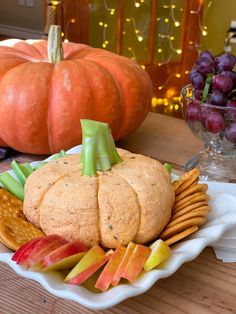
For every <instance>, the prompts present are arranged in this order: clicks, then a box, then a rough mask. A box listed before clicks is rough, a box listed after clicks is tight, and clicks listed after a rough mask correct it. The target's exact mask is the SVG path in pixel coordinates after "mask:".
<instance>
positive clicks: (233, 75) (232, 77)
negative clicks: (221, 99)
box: [220, 71, 236, 86]
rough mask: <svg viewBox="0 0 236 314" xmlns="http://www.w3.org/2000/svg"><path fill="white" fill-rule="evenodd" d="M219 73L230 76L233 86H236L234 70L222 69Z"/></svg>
mask: <svg viewBox="0 0 236 314" xmlns="http://www.w3.org/2000/svg"><path fill="white" fill-rule="evenodd" d="M220 74H221V75H223V76H227V77H230V78H231V80H232V81H233V84H234V86H236V72H234V71H222V72H220Z"/></svg>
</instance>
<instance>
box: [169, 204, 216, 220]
mask: <svg viewBox="0 0 236 314" xmlns="http://www.w3.org/2000/svg"><path fill="white" fill-rule="evenodd" d="M200 209H201V210H207V211H210V210H211V206H209V205H208V204H207V203H206V202H204V201H203V202H197V203H194V204H191V205H189V206H186V207H184V208H183V209H181V210H178V211H176V212H173V214H172V216H171V220H174V219H176V218H178V217H180V216H182V215H184V214H186V213H188V212H191V211H194V210H200Z"/></svg>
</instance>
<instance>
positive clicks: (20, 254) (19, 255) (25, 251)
mask: <svg viewBox="0 0 236 314" xmlns="http://www.w3.org/2000/svg"><path fill="white" fill-rule="evenodd" d="M41 239H42V237H40V238H34V239H32V240H30V241H28V242H26V243H25V244H23V245H22V246H21V247H20V248H19V249H18V250H17V251H16V252H15V253H14V255H13V256H12V258H11V259H12V261H15V262H17V264H18V260H20V259H22V258H23V256H24V258H26V257H28V254H29V252H30V250H29V248H33V246H34V245H35V244H36V243H37V242H38V241H39V240H41Z"/></svg>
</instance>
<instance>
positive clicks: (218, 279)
mask: <svg viewBox="0 0 236 314" xmlns="http://www.w3.org/2000/svg"><path fill="white" fill-rule="evenodd" d="M118 146H119V147H122V148H126V149H129V150H131V151H133V152H138V153H142V154H145V155H149V156H151V157H153V158H156V159H158V160H160V161H162V162H164V161H167V162H170V163H172V164H173V165H174V166H175V168H176V169H177V170H176V171H177V172H181V171H183V165H184V163H185V162H186V161H187V160H188V159H189V158H190V157H191V156H192V155H193V154H194V153H196V152H198V151H199V150H200V149H201V148H202V144H201V142H200V141H199V140H198V139H197V138H195V137H194V136H193V135H192V133H191V132H190V130H189V129H188V127H187V126H186V125H185V123H184V121H182V120H179V119H176V118H172V117H167V116H163V115H159V114H153V113H150V114H149V116H148V117H147V119H146V120H145V122H144V123H143V125H142V126H141V127H140V128H139V129H138V130H137V131H136V132H134V133H133V134H132V135H130V136H129V137H128V138H126V139H125V140H122V141H120V142H119V143H118ZM43 157H44V156H34V155H26V154H16V156H15V158H16V159H17V160H19V161H32V160H39V159H40V158H43ZM10 161H11V160H6V161H3V162H1V163H0V172H2V171H4V170H6V169H8V168H9V164H10ZM0 284H1V286H0V314H28V313H29V314H36V313H39V314H75V313H88V314H90V313H107V314H111V313H117V314H120V313H128V314H135V313H145V314H156V313H165V314H181V313H190V314H208V313H220V314H224V313H230V314H232V313H236V288H235V287H236V263H222V262H221V261H219V260H217V259H216V258H215V255H214V252H213V250H212V249H211V248H209V247H208V248H206V249H205V250H204V251H203V252H202V253H201V254H200V256H199V257H198V258H196V259H195V260H194V261H192V262H188V263H185V264H184V265H183V266H182V267H180V269H179V270H178V271H177V272H176V273H175V274H174V275H172V276H171V277H169V278H166V279H162V280H159V281H158V282H157V283H156V284H155V285H154V286H153V287H152V288H151V289H150V290H148V291H147V292H146V293H145V294H143V295H140V296H137V297H134V298H131V299H128V300H126V301H124V302H122V303H121V304H119V305H117V306H115V307H113V308H111V309H107V310H103V311H94V310H89V309H86V308H84V307H83V306H81V305H79V304H77V303H75V302H72V301H68V300H65V299H60V298H57V297H55V296H53V295H51V294H50V293H49V292H47V291H46V290H44V288H42V287H41V286H40V284H38V283H36V282H34V281H31V280H29V279H25V278H22V277H19V276H18V275H17V274H16V273H14V271H12V270H11V269H10V268H9V267H8V266H7V265H5V264H3V263H0Z"/></svg>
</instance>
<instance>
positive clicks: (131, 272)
mask: <svg viewBox="0 0 236 314" xmlns="http://www.w3.org/2000/svg"><path fill="white" fill-rule="evenodd" d="M151 252H152V250H151V249H150V248H149V247H147V246H144V245H141V244H136V247H135V249H134V251H133V253H132V255H131V256H130V258H129V260H128V263H127V264H126V266H125V269H124V271H123V273H122V274H121V277H122V278H125V279H127V280H129V281H130V282H133V281H134V280H135V279H136V278H137V277H138V275H139V274H140V272H141V271H142V268H143V265H144V264H145V262H146V260H147V259H148V257H149V256H150V254H151Z"/></svg>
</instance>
